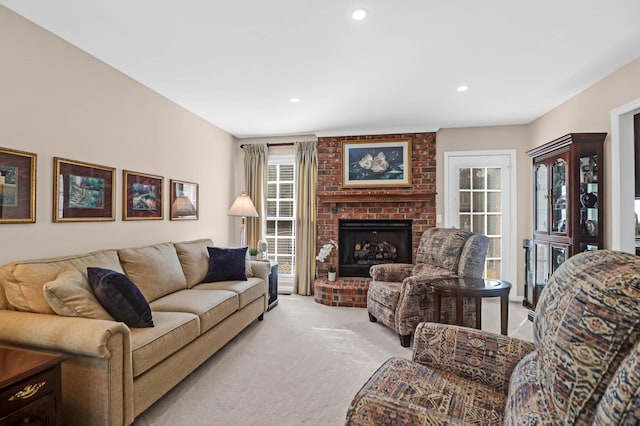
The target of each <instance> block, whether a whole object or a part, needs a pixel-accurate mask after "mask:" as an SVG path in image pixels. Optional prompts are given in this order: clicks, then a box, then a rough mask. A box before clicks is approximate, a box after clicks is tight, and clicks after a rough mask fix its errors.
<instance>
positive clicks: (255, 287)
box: [194, 277, 265, 309]
mask: <svg viewBox="0 0 640 426" xmlns="http://www.w3.org/2000/svg"><path fill="white" fill-rule="evenodd" d="M194 290H229V291H233V292H234V293H236V294H237V295H238V298H239V299H238V301H239V303H240V309H242V308H244V307H245V306H247V305H248V304H249V303H251V302H253V301H254V300H256V299H258V298H259V297H260V296H262V295H263V294H265V283H264V281H263V280H262V279H261V278H255V277H251V278H247V281H218V282H213V283H202V284H200V285H198V286H196V287H194Z"/></svg>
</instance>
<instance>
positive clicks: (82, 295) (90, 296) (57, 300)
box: [43, 268, 114, 321]
mask: <svg viewBox="0 0 640 426" xmlns="http://www.w3.org/2000/svg"><path fill="white" fill-rule="evenodd" d="M43 291H44V297H45V299H47V302H49V305H50V306H51V309H53V310H54V311H55V312H56V314H58V315H62V316H65V317H83V318H93V319H103V320H111V321H113V320H114V318H113V317H112V316H111V314H109V312H107V311H106V310H105V309H104V307H103V306H102V305H101V304H100V302H99V301H98V299H96V296H95V294H94V293H93V290H92V289H91V286H90V285H89V281H88V280H87V278H86V277H85V276H84V274H82V272H80V271H78V270H76V269H73V268H67V269H65V270H64V271H62V272H60V273H59V274H58V276H57V277H56V279H55V280H53V281H49V282H48V283H45V285H44V287H43Z"/></svg>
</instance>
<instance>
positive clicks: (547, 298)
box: [533, 250, 640, 424]
mask: <svg viewBox="0 0 640 426" xmlns="http://www.w3.org/2000/svg"><path fill="white" fill-rule="evenodd" d="M533 330H534V340H535V343H536V346H537V349H536V352H537V363H538V366H537V371H538V377H539V380H540V382H541V383H540V386H541V388H542V390H543V392H544V394H546V398H545V400H546V401H549V402H550V403H551V404H552V405H553V406H554V407H552V409H551V410H550V411H552V412H556V413H563V415H564V416H566V417H565V418H563V419H561V422H562V423H564V424H586V423H589V422H591V419H592V418H593V416H594V414H595V412H596V409H597V406H598V404H599V402H600V399H601V398H602V395H603V394H605V391H607V387H608V386H609V384H610V383H611V381H612V378H613V377H614V376H615V375H616V371H617V370H618V368H619V367H620V365H621V364H622V362H623V360H624V359H625V358H626V357H627V355H628V354H629V353H630V352H631V350H632V349H633V347H634V346H635V344H636V343H637V342H638V340H639V339H640V257H637V256H633V255H631V254H627V253H621V252H613V251H610V250H599V251H591V252H585V253H579V254H577V255H575V256H573V257H571V258H569V259H568V260H567V261H566V262H565V263H564V264H563V265H561V266H560V268H558V269H557V270H556V271H555V272H554V274H553V275H552V276H551V278H550V279H549V281H548V282H547V284H546V285H545V287H544V290H543V291H542V295H541V298H540V301H539V303H538V305H537V308H536V315H535V319H534V324H533ZM628 362H632V360H631V361H628ZM636 391H637V389H636Z"/></svg>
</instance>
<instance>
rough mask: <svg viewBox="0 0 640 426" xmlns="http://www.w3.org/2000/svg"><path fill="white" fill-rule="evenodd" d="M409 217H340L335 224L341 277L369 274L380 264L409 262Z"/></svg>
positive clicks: (411, 223)
mask: <svg viewBox="0 0 640 426" xmlns="http://www.w3.org/2000/svg"><path fill="white" fill-rule="evenodd" d="M412 227H413V221H412V220H378V219H342V220H340V222H339V226H338V243H339V244H340V258H339V265H338V267H339V269H338V273H339V274H340V276H341V277H369V268H370V267H371V266H372V265H377V264H381V263H411V243H412V238H411V236H412Z"/></svg>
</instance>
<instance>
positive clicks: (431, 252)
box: [416, 228, 473, 274]
mask: <svg viewBox="0 0 640 426" xmlns="http://www.w3.org/2000/svg"><path fill="white" fill-rule="evenodd" d="M471 235H473V233H472V232H471V231H469V230H467V229H448V228H431V229H427V230H426V231H425V232H424V233H423V234H422V237H421V238H420V245H419V246H418V252H417V253H416V263H430V264H432V265H436V266H440V267H441V268H444V269H447V270H449V271H451V272H452V273H454V274H455V273H457V272H458V262H459V260H460V253H461V252H462V248H463V247H464V245H465V243H466V242H467V240H468V239H469V237H470V236H471Z"/></svg>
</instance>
